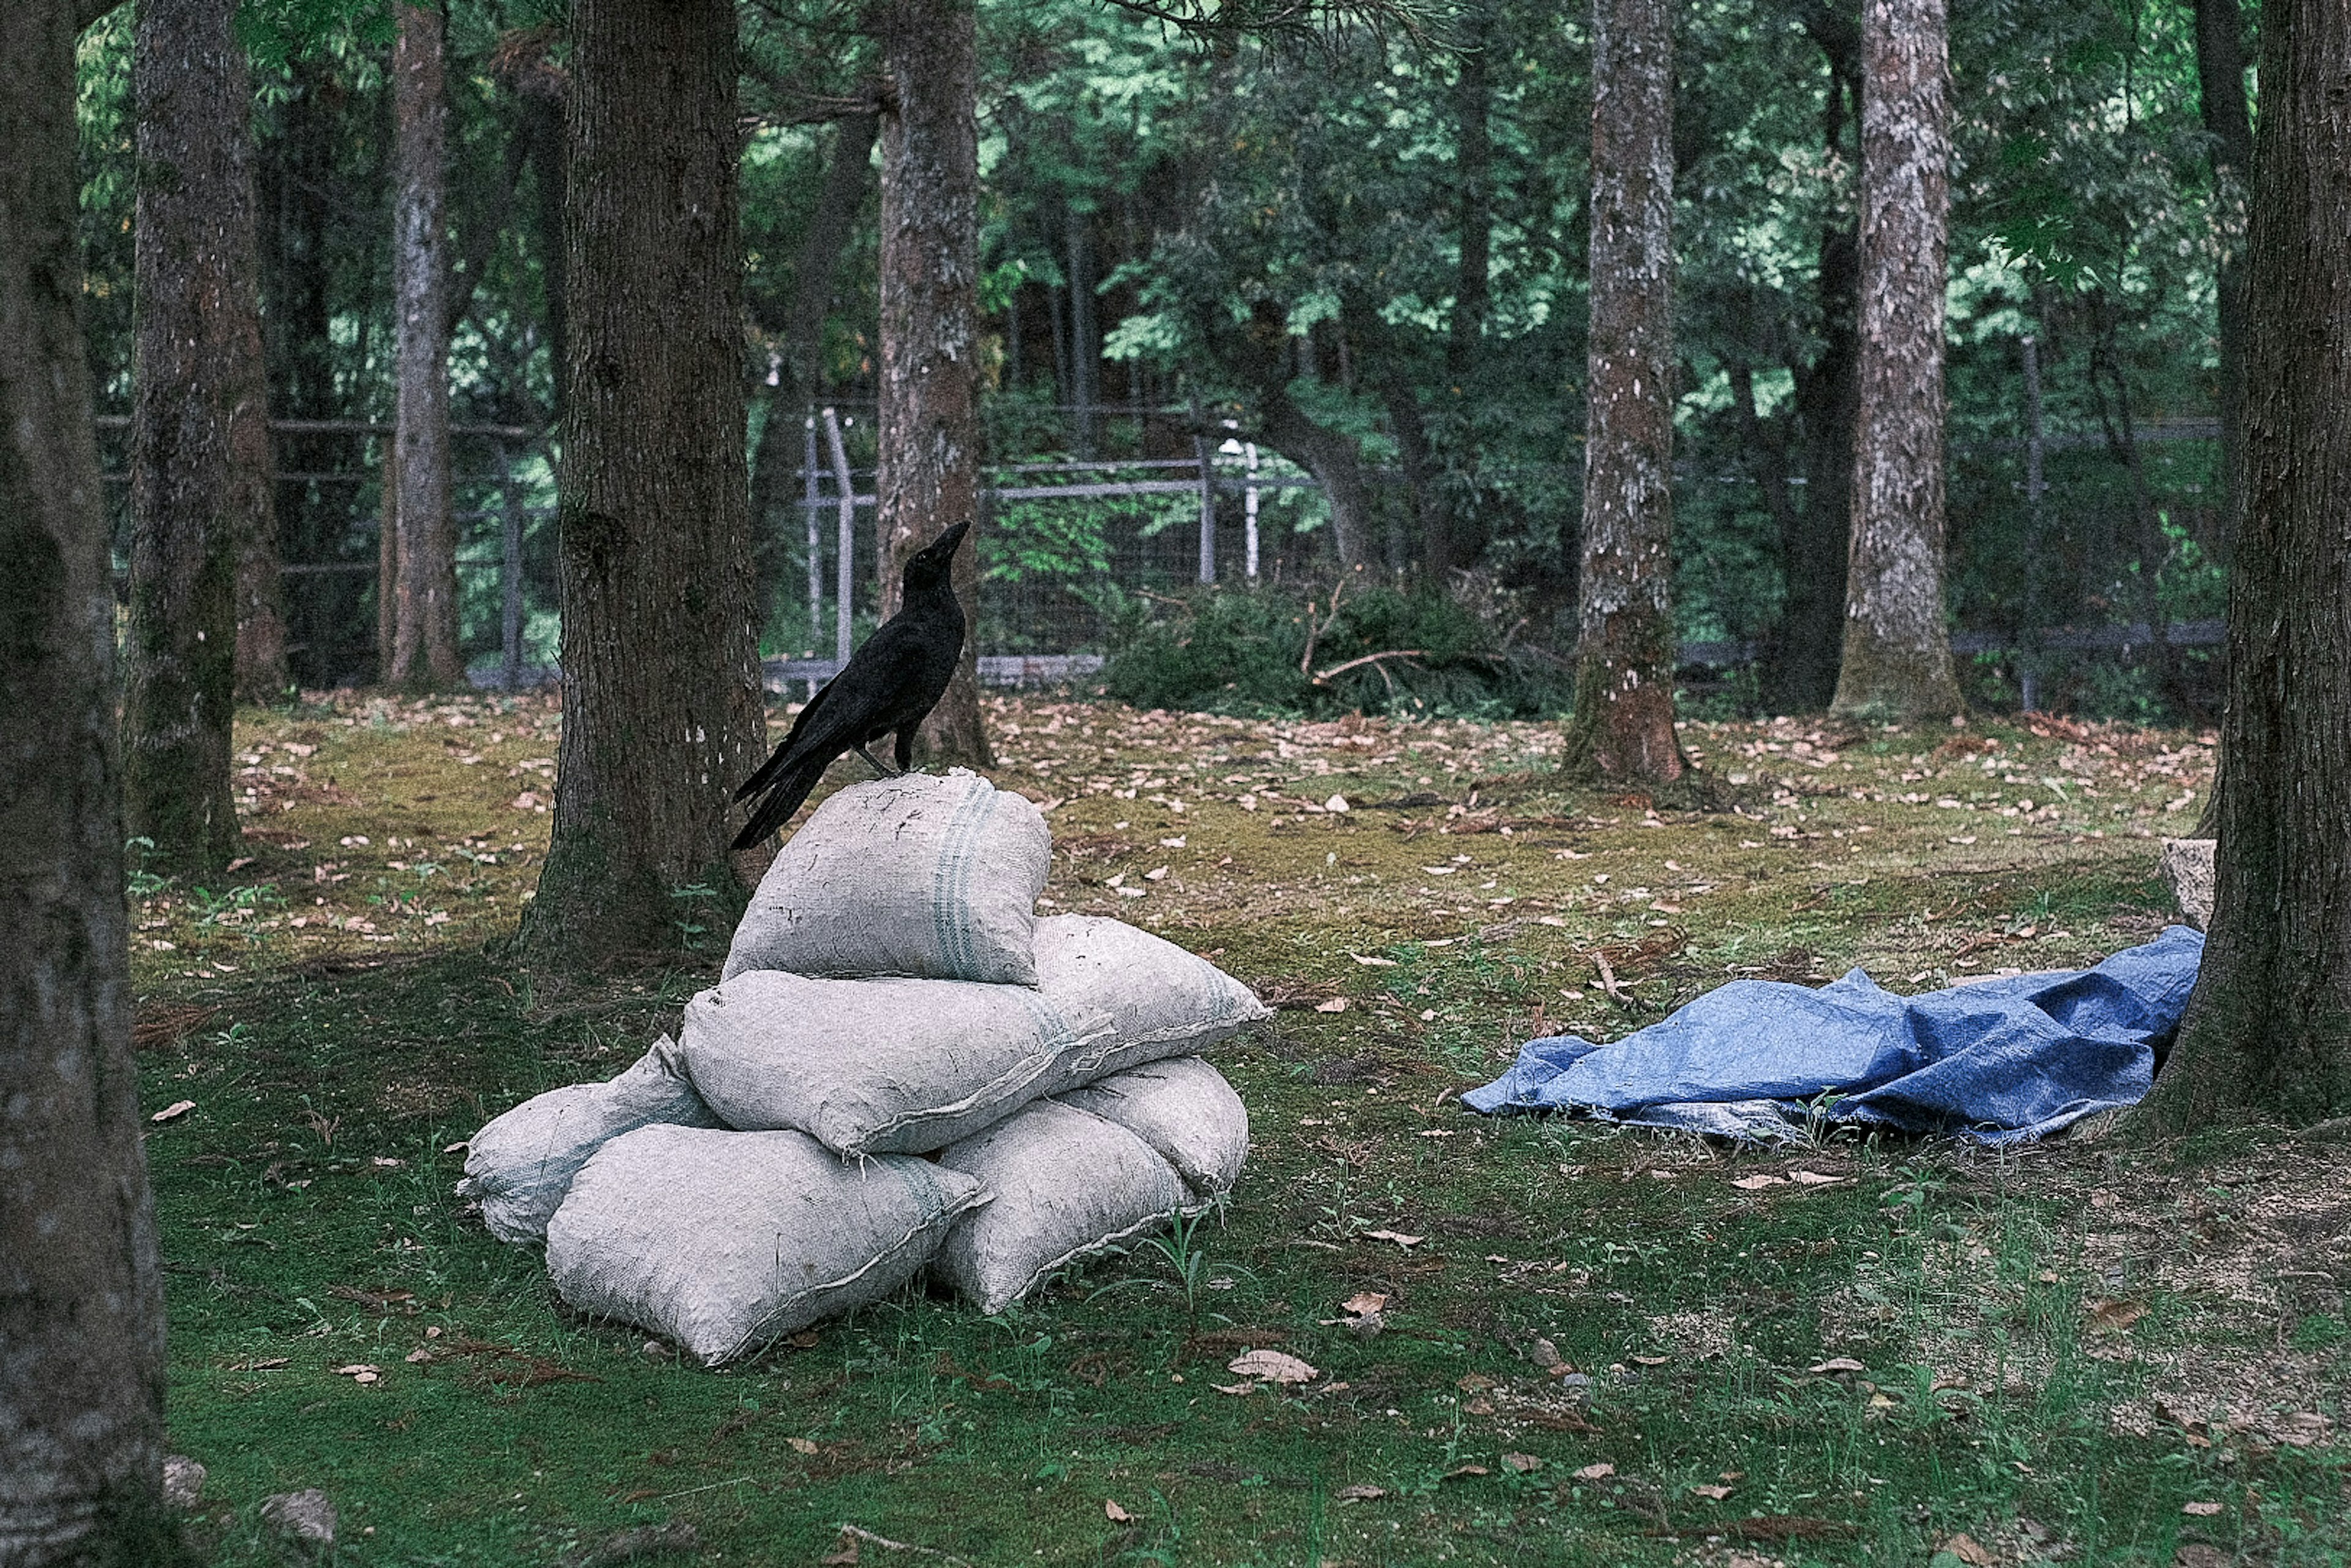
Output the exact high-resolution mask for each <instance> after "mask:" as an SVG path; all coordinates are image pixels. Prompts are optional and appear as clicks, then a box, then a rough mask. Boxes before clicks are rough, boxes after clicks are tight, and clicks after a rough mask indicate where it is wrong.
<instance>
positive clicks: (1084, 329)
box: [1063, 206, 1102, 461]
mask: <svg viewBox="0 0 2351 1568" xmlns="http://www.w3.org/2000/svg"><path fill="white" fill-rule="evenodd" d="M1063 210H1064V213H1065V215H1066V218H1067V222H1068V230H1069V242H1070V246H1069V256H1070V372H1071V373H1070V402H1071V403H1072V404H1073V405H1074V406H1075V410H1076V419H1075V423H1076V428H1077V433H1078V456H1079V457H1080V458H1081V459H1082V460H1086V461H1092V458H1093V455H1094V451H1095V448H1096V445H1097V444H1098V443H1099V441H1100V438H1101V436H1100V419H1099V416H1098V415H1097V414H1096V413H1095V412H1094V410H1095V405H1097V404H1098V403H1100V402H1102V392H1101V390H1100V387H1101V382H1102V343H1101V341H1100V339H1099V337H1098V336H1097V334H1096V333H1095V331H1094V240H1093V214H1092V213H1087V212H1081V211H1079V210H1078V209H1077V208H1076V207H1075V206H1066V207H1065V208H1064V209H1063Z"/></svg>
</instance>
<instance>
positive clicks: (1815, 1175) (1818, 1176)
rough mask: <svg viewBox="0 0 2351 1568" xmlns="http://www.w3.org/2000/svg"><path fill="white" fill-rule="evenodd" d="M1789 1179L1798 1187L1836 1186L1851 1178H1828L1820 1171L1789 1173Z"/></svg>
mask: <svg viewBox="0 0 2351 1568" xmlns="http://www.w3.org/2000/svg"><path fill="white" fill-rule="evenodd" d="M1788 1179H1789V1180H1790V1181H1792V1182H1794V1183H1795V1184H1796V1185H1797V1186H1836V1185H1837V1183H1839V1182H1841V1181H1847V1180H1850V1179H1851V1178H1850V1177H1847V1176H1827V1175H1824V1174H1823V1173H1822V1172H1820V1171H1790V1172H1789V1173H1788Z"/></svg>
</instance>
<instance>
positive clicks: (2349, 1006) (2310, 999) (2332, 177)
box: [2147, 0, 2351, 1133]
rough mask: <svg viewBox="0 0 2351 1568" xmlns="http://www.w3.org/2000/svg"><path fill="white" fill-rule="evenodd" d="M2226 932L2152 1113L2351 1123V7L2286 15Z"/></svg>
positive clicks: (2219, 896) (2264, 236)
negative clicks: (2349, 529)
mask: <svg viewBox="0 0 2351 1568" xmlns="http://www.w3.org/2000/svg"><path fill="white" fill-rule="evenodd" d="M2261 71H2262V120H2261V130H2260V142H2259V146H2258V149H2257V151H2256V152H2255V155H2254V159H2253V169H2254V175H2253V178H2254V188H2253V201H2252V227H2251V233H2250V235H2248V242H2247V246H2246V264H2247V265H2246V287H2247V292H2248V306H2249V311H2248V317H2247V319H2248V321H2249V322H2250V324H2251V328H2252V330H2251V333H2250V335H2249V336H2248V337H2247V339H2246V343H2245V350H2246V352H2245V392H2246V401H2245V416H2246V417H2245V422H2244V436H2245V466H2244V476H2245V491H2244V497H2245V515H2244V537H2243V541H2242V543H2243V548H2242V549H2239V550H2238V552H2237V556H2236V562H2235V567H2234V570H2233V572H2232V575H2231V585H2230V593H2229V661H2228V662H2229V706H2228V714H2227V716H2226V718H2225V719H2224V720H2223V721H2222V723H2221V727H2220V765H2221V768H2223V769H2224V770H2225V771H2226V773H2227V775H2228V778H2229V787H2228V789H2226V790H2225V791H2224V792H2223V793H2222V795H2221V799H2220V860H2219V868H2218V870H2219V874H2218V885H2217V887H2216V888H2215V892H2214V902H2213V910H2212V926H2211V933H2210V936H2209V937H2208V938H2207V939H2206V944H2205V949H2204V960H2203V964H2202V966H2201V967H2200V968H2199V972H2198V975H2197V980H2196V990H2195V993H2194V995H2193V996H2192V997H2190V998H2189V1004H2188V1015H2187V1018H2186V1019H2184V1020H2183V1021H2182V1023H2181V1025H2180V1031H2179V1044H2178V1045H2177V1046H2176V1047H2175V1048H2174V1050H2173V1051H2172V1052H2171V1057H2170V1061H2168V1064H2167V1065H2166V1067H2165V1069H2164V1071H2163V1076H2162V1077H2161V1078H2160V1079H2159V1080H2158V1082H2157V1083H2156V1087H2155V1092H2154V1093H2153V1095H2152V1096H2151V1097H2150V1098H2149V1099H2148V1101H2147V1117H2148V1120H2149V1121H2150V1122H2151V1123H2152V1124H2153V1125H2154V1126H2155V1127H2156V1128H2157V1129H2158V1130H2161V1131H2167V1132H2174V1133H2183V1132H2192V1131H2197V1130H2199V1129H2202V1128H2204V1127H2207V1126H2210V1125H2211V1124H2214V1123H2218V1122H2235V1121H2241V1120H2250V1119H2253V1118H2271V1117H2275V1118H2281V1119H2283V1120H2285V1121H2288V1122H2314V1121H2319V1120H2322V1119H2325V1118H2327V1117H2331V1116H2343V1115H2346V1114H2351V768H2346V767H2345V766H2344V758H2345V757H2346V755H2351V616H2346V614H2345V613H2344V606H2345V605H2346V603H2351V534H2347V533H2346V531H2345V529H2344V527H2343V516H2344V507H2345V505H2346V497H2351V116H2346V114H2345V112H2344V106H2343V97H2342V93H2343V89H2342V84H2343V83H2344V82H2345V81H2346V80H2351V11H2346V9H2345V8H2344V7H2343V5H2341V4H2340V3H2339V0H2271V4H2270V5H2268V6H2266V7H2265V8H2264V9H2263V12H2262V67H2261Z"/></svg>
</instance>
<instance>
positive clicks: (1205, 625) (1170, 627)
mask: <svg viewBox="0 0 2351 1568" xmlns="http://www.w3.org/2000/svg"><path fill="white" fill-rule="evenodd" d="M1111 620H1112V622H1113V626H1114V628H1115V631H1114V634H1113V652H1112V654H1111V657H1110V661H1109V664H1108V665H1107V666H1106V667H1105V669H1104V671H1103V675H1104V680H1105V682H1106V684H1107V685H1108V688H1109V691H1110V694H1111V695H1113V696H1116V697H1118V698H1120V699H1121V700H1123V701H1125V702H1130V703H1134V704H1135V705H1136V706H1142V707H1175V708H1197V709H1204V710H1207V711H1210V712H1221V713H1258V714H1277V713H1278V714H1306V715H1327V714H1338V713H1347V712H1363V713H1432V712H1433V713H1445V714H1458V715H1464V716H1479V717H1489V718H1499V717H1513V718H1526V717H1535V716H1543V715H1549V714H1555V713H1557V712H1560V711H1562V709H1563V708H1564V707H1565V706H1566V702H1567V695H1568V691H1569V688H1570V684H1571V683H1570V679H1569V675H1568V672H1567V669H1566V667H1565V666H1564V665H1563V664H1559V663H1558V662H1557V661H1556V660H1554V659H1552V658H1550V657H1548V656H1547V655H1544V654H1542V653H1540V652H1537V651H1533V650H1520V651H1517V652H1510V651H1507V650H1505V649H1503V648H1502V647H1501V646H1500V645H1499V639H1497V638H1496V637H1495V636H1494V635H1493V632H1492V631H1491V629H1489V627H1488V626H1486V625H1485V624H1484V623H1483V622H1480V621H1479V619H1478V618H1477V617H1476V616H1474V615H1472V614H1471V613H1470V612H1468V610H1466V609H1464V608H1462V607H1461V606H1460V605H1459V604H1458V603H1456V602H1455V601H1452V600H1450V599H1447V598H1446V597H1445V596H1443V595H1442V594H1437V593H1431V592H1427V591H1411V590H1404V589H1396V588H1389V587H1384V586H1374V587H1367V588H1350V589H1349V590H1348V591H1345V592H1343V593H1342V594H1341V595H1340V597H1339V602H1338V607H1337V609H1336V611H1335V612H1334V611H1333V610H1332V606H1331V601H1330V597H1329V595H1328V594H1325V593H1321V592H1310V593H1304V594H1301V593H1299V592H1296V591H1290V590H1283V589H1274V588H1265V587H1259V588H1249V589H1229V588H1208V589H1196V590H1192V591H1188V592H1186V593H1184V594H1182V595H1175V596H1171V595H1152V596H1150V597H1149V598H1148V599H1145V598H1143V597H1142V596H1130V597H1127V598H1126V599H1125V600H1124V601H1123V602H1122V603H1121V604H1120V605H1119V606H1118V607H1117V609H1116V611H1115V612H1113V614H1112V616H1111ZM1310 635H1311V637H1312V653H1311V659H1310V658H1309V655H1308V639H1309V637H1310ZM1374 653H1385V654H1391V655H1406V656H1393V657H1389V658H1384V659H1380V660H1376V661H1373V662H1370V663H1365V664H1354V665H1353V667H1352V668H1349V669H1345V670H1343V671H1340V672H1339V673H1337V674H1332V675H1331V676H1330V677H1329V679H1328V682H1327V684H1325V685H1316V684H1315V683H1314V682H1313V680H1312V679H1311V676H1310V674H1309V673H1308V671H1309V670H1310V669H1311V670H1312V671H1320V672H1328V671H1332V670H1333V669H1334V668H1335V667H1336V666H1339V665H1343V664H1349V663H1350V662H1351V661H1353V660H1357V659H1362V658H1364V656H1365V655H1367V654H1374Z"/></svg>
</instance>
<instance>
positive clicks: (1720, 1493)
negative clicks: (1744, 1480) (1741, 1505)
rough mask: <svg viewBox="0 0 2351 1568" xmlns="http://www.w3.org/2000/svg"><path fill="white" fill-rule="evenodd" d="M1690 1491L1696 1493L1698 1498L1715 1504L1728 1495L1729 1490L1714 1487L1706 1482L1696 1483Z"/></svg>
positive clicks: (1727, 1488)
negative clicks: (1712, 1501) (1706, 1499)
mask: <svg viewBox="0 0 2351 1568" xmlns="http://www.w3.org/2000/svg"><path fill="white" fill-rule="evenodd" d="M1690 1490H1691V1491H1693V1492H1695V1493H1697V1494H1698V1496H1699V1497H1702V1498H1708V1499H1711V1500H1714V1501H1716V1502H1720V1501H1721V1500H1723V1499H1724V1498H1727V1497H1729V1495H1730V1489H1729V1487H1719V1486H1714V1485H1711V1484H1709V1483H1708V1482H1706V1481H1699V1482H1698V1483H1696V1484H1695V1485H1693V1486H1692V1487H1691V1488H1690Z"/></svg>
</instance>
